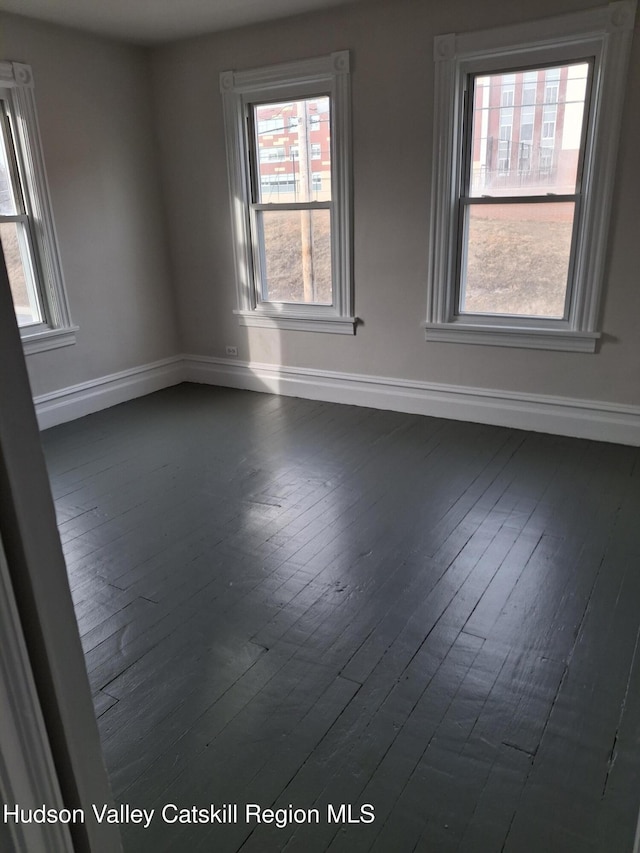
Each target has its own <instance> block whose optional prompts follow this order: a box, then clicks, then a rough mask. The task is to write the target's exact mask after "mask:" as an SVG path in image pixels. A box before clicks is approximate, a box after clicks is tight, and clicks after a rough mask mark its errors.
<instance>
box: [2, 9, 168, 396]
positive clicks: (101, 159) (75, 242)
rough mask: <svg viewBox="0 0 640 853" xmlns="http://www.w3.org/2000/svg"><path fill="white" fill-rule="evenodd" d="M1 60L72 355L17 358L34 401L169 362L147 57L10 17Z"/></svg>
mask: <svg viewBox="0 0 640 853" xmlns="http://www.w3.org/2000/svg"><path fill="white" fill-rule="evenodd" d="M0 56H1V57H2V58H3V59H10V60H14V61H20V62H26V63H29V64H30V65H31V66H32V68H33V72H34V78H35V87H36V88H35V95H36V105H37V109H38V118H39V123H40V132H41V137H42V145H43V149H44V157H45V164H46V168H47V174H48V178H49V187H50V190H51V197H52V204H53V214H54V219H55V223H56V230H57V234H58V241H59V244H60V253H61V257H62V266H63V270H64V274H65V282H66V286H67V292H68V296H69V302H70V306H71V315H72V318H73V321H74V323H76V324H77V325H78V326H79V327H80V330H79V332H78V334H77V343H76V345H75V346H71V347H66V348H64V349H58V350H51V351H49V352H45V353H37V354H34V355H30V356H28V358H27V365H28V369H29V375H30V379H31V385H32V390H33V393H34V394H36V395H37V394H42V393H46V392H49V391H53V390H56V389H58V388H64V387H67V386H69V385H74V384H76V383H79V382H85V381H88V380H91V379H95V378H98V377H101V376H105V375H107V374H110V373H114V372H117V371H120V370H125V369H127V368H131V367H135V366H137V365H141V364H146V363H148V362H152V361H155V360H157V359H161V358H164V357H166V356H170V355H174V354H175V353H176V352H177V351H178V342H177V335H176V326H175V311H174V305H173V295H172V292H171V286H170V279H169V271H168V263H167V250H166V240H165V229H164V212H163V211H164V207H163V204H162V200H161V196H160V191H159V182H158V162H157V146H156V143H155V137H154V133H153V127H152V120H151V109H150V81H149V73H148V71H149V69H148V62H147V56H146V53H145V52H144V51H142V50H140V49H137V48H133V47H127V46H123V45H119V44H116V43H114V42H111V41H107V40H103V39H98V38H93V37H89V36H85V35H82V34H79V33H76V32H74V31H71V30H66V29H62V28H58V27H53V26H48V25H45V24H39V23H35V22H32V21H29V20H27V19H26V18H20V17H15V16H10V15H6V16H2V17H0Z"/></svg>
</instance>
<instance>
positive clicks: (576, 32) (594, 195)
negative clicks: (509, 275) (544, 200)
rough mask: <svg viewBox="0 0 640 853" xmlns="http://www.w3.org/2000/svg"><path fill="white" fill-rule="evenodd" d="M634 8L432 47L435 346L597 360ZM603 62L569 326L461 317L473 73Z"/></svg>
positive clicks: (449, 38) (431, 311) (597, 76)
mask: <svg viewBox="0 0 640 853" xmlns="http://www.w3.org/2000/svg"><path fill="white" fill-rule="evenodd" d="M635 13H636V0H619V2H615V3H611V4H609V5H608V6H602V7H598V8H595V9H589V10H586V11H583V12H577V13H570V14H566V15H560V16H557V17H553V18H547V19H542V20H538V21H531V22H525V23H522V24H516V25H510V26H506V27H498V28H495V29H491V30H484V31H480V32H472V33H448V34H444V35H440V36H437V37H436V38H435V40H434V61H435V103H434V151H433V184H432V205H431V252H430V258H429V287H428V296H427V319H426V323H425V324H424V328H425V337H426V339H427V340H429V341H447V342H464V343H476V344H478V343H480V344H483V343H484V344H489V345H493V346H495V345H498V346H519V347H533V348H549V349H556V350H557V349H560V350H570V351H582V352H594V351H595V349H596V344H597V339H598V338H599V337H600V334H599V331H598V319H599V310H600V293H601V289H602V287H601V286H602V281H603V275H604V265H605V256H606V246H607V235H608V228H609V221H610V211H611V202H612V191H613V184H614V179H615V169H616V160H617V146H618V138H619V132H620V124H621V120H622V111H623V104H624V97H625V88H626V87H625V81H626V70H627V63H628V56H629V48H630V44H631V39H632V35H633V27H634V21H635ZM589 57H593V58H594V61H595V66H594V79H593V89H592V93H591V109H590V116H589V127H588V130H589V132H588V142H587V152H586V153H587V157H586V160H585V163H586V167H585V175H584V186H585V201H584V205H583V209H582V210H581V212H580V222H579V227H578V229H577V232H576V237H575V240H576V246H575V247H576V259H577V262H576V271H575V276H574V280H573V290H572V293H571V296H572V298H571V307H570V310H569V315H568V318H567V319H566V320H546V319H542V318H541V319H540V321H538V320H537V319H536V318H518V317H507V316H505V317H501V316H497V315H496V316H487V315H484V316H480V315H475V316H474V315H464V316H460V315H458V314H456V308H455V287H456V266H457V255H456V252H457V233H458V227H459V219H458V203H457V198H458V190H459V182H460V174H461V167H462V164H461V158H462V148H461V139H462V133H463V98H464V92H465V87H466V81H467V79H468V76H469V75H470V74H482V73H488V72H496V73H498V72H500V71H501V70H504V69H509V70H510V69H517V68H519V67H520V68H526V67H527V66H528V65H531V64H543V63H549V62H556V61H569V60H575V59H585V60H586V59H588V58H589Z"/></svg>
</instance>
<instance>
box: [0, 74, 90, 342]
mask: <svg viewBox="0 0 640 853" xmlns="http://www.w3.org/2000/svg"><path fill="white" fill-rule="evenodd" d="M0 243H1V245H2V252H3V255H4V259H5V263H6V266H7V272H8V274H9V284H10V286H11V293H12V296H13V303H14V307H15V312H16V318H17V321H18V326H19V327H20V333H21V335H22V340H23V345H24V349H25V353H27V354H28V353H31V352H38V351H40V350H45V349H52V348H54V347H60V346H67V345H68V344H72V343H74V342H75V336H74V333H75V331H76V328H75V327H74V326H72V324H71V319H70V315H69V308H68V305H67V300H66V295H65V290H64V284H63V279H62V269H61V266H60V260H59V256H58V250H57V244H56V238H55V232H54V227H53V218H52V215H51V206H50V202H49V194H48V189H47V182H46V176H45V172H44V162H43V159H42V151H41V148H40V139H39V135H38V124H37V118H36V112H35V101H34V97H33V78H32V75H31V69H30V68H29V66H28V65H22V64H21V63H17V62H2V63H0Z"/></svg>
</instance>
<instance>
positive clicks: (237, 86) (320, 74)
mask: <svg viewBox="0 0 640 853" xmlns="http://www.w3.org/2000/svg"><path fill="white" fill-rule="evenodd" d="M349 71H350V63H349V51H348V50H339V51H336V52H335V53H331V54H329V55H328V56H317V57H314V58H312V59H303V60H298V61H295V62H282V63H280V64H279V65H271V66H268V67H266V68H250V69H249V70H247V71H223V72H222V73H221V74H220V91H221V93H222V94H223V95H224V94H225V93H226V92H235V93H237V94H242V93H243V92H251V94H252V95H255V94H257V93H258V92H259V91H260V90H261V89H267V90H269V92H272V91H273V89H274V88H276V87H278V86H282V87H283V88H286V89H291V88H292V86H293V87H299V86H304V85H317V84H320V85H322V84H323V83H330V82H331V81H332V80H333V78H334V77H335V76H336V75H343V74H344V75H347V74H349ZM292 81H294V82H292Z"/></svg>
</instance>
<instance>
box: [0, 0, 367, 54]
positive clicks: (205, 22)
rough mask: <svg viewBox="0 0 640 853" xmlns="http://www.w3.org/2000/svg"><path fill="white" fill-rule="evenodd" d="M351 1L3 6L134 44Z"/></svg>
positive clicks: (86, 1) (162, 0) (38, 1)
mask: <svg viewBox="0 0 640 853" xmlns="http://www.w3.org/2000/svg"><path fill="white" fill-rule="evenodd" d="M347 2H351V0H55V2H52V0H2V9H3V11H5V12H15V13H16V14H18V15H26V16H27V17H29V18H38V19H40V20H43V21H50V22H52V23H56V24H63V25H65V26H69V27H76V28H78V29H82V30H87V31H89V32H93V33H97V34H100V35H105V36H111V37H112V38H116V39H122V40H124V41H129V42H135V43H138V44H157V43H159V42H163V41H171V40H173V39H178V38H184V37H188V36H195V35H201V34H202V33H210V32H215V31H217V30H227V29H231V28H232V27H240V26H244V25H245V24H256V23H260V22H262V21H269V20H274V19H277V18H284V17H287V16H288V15H297V14H300V13H302V12H310V11H312V10H315V9H323V8H328V7H330V6H341V5H343V4H344V3H347Z"/></svg>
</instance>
